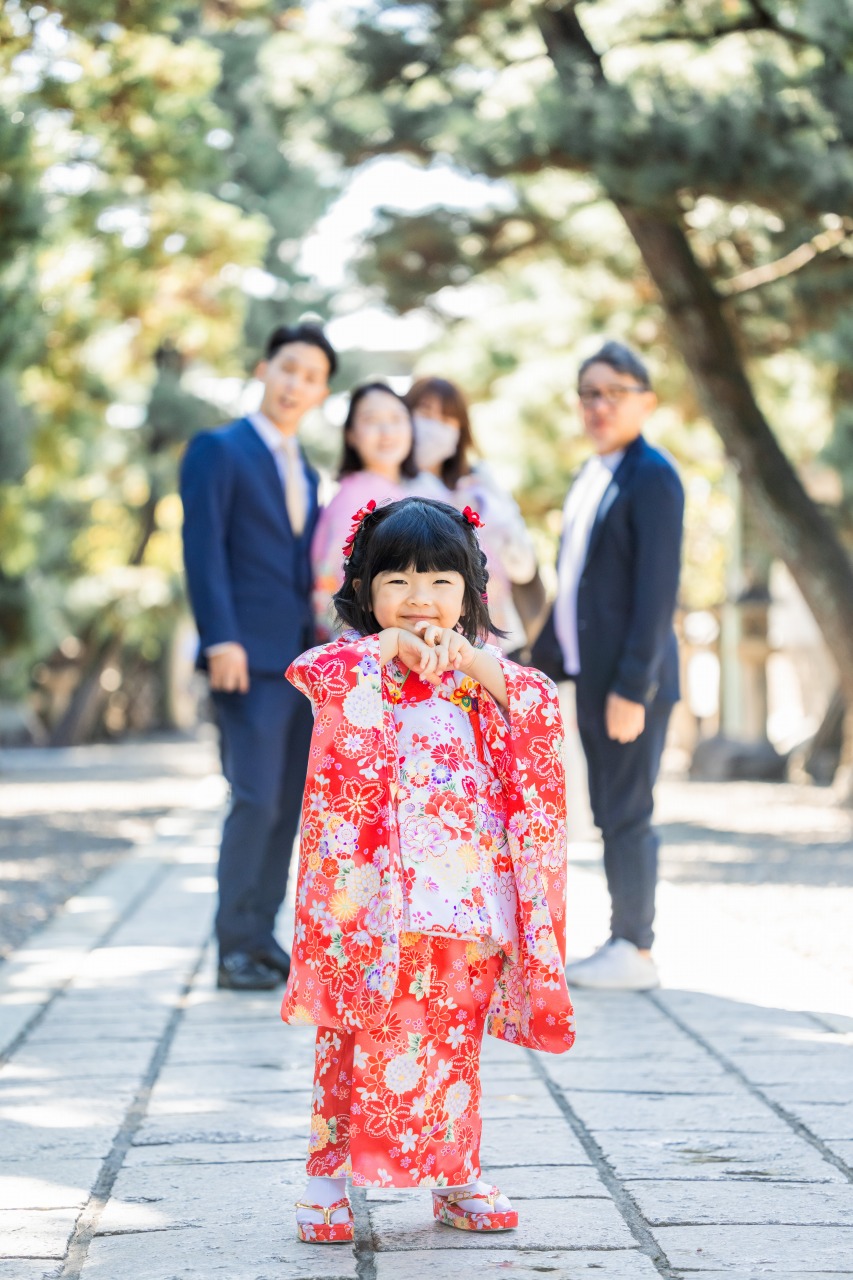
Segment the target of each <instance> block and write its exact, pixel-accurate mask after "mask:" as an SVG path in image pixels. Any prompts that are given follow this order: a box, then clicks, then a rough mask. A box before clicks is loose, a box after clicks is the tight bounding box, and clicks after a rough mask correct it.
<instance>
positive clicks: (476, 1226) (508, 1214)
mask: <svg viewBox="0 0 853 1280" xmlns="http://www.w3.org/2000/svg"><path fill="white" fill-rule="evenodd" d="M499 1195H500V1191H499V1190H498V1188H497V1187H489V1190H488V1192H484V1191H465V1190H463V1191H450V1192H448V1194H447V1195H443V1196H442V1195H436V1193H435V1192H433V1193H432V1216H433V1217H434V1218H437V1219H438V1221H439V1222H443V1223H444V1225H445V1226H446V1227H458V1228H459V1230H460V1231H511V1230H512V1229H513V1227H517V1226H518V1212H517V1210H515V1209H505V1210H504V1211H503V1212H501V1211H500V1210H498V1209H496V1208H495V1201H496V1200H497V1198H498V1196H499ZM460 1200H484V1201H485V1203H486V1204H487V1205H488V1209H483V1210H482V1211H478V1210H476V1209H463V1208H462V1207H461V1205H460V1204H459V1201H460Z"/></svg>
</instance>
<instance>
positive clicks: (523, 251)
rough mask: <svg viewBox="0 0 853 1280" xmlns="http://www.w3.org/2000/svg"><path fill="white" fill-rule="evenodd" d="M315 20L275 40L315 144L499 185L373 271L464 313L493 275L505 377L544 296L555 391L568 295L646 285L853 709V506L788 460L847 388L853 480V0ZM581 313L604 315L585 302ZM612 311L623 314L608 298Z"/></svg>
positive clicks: (843, 436) (560, 7) (659, 340)
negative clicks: (449, 167)
mask: <svg viewBox="0 0 853 1280" xmlns="http://www.w3.org/2000/svg"><path fill="white" fill-rule="evenodd" d="M310 15H311V10H310V9H309V11H308V20H306V22H305V24H304V27H303V28H302V30H301V31H299V30H291V31H289V32H284V33H281V34H280V35H278V36H276V37H274V38H273V40H272V41H271V42H270V51H269V54H268V58H269V60H270V61H272V60H273V59H275V62H276V67H277V75H278V83H279V85H280V90H279V97H280V100H281V102H282V105H283V106H286V108H287V109H288V112H289V114H290V126H289V127H290V128H292V129H294V130H296V129H298V128H300V127H303V128H310V129H311V131H312V136H313V137H315V138H316V137H317V135H318V133H321V134H322V137H323V141H324V143H325V145H326V146H327V147H328V148H329V149H330V151H332V152H333V153H334V154H335V155H337V156H339V157H340V158H341V161H342V163H344V164H345V165H347V166H351V167H352V166H358V165H360V164H362V163H363V162H364V161H366V160H368V159H370V158H372V157H375V156H378V155H389V154H397V155H404V156H407V157H409V158H411V159H412V160H413V161H414V162H416V163H419V164H421V165H430V164H432V163H434V162H437V161H442V162H448V161H449V162H450V163H452V164H453V165H455V166H457V167H459V168H460V169H462V170H464V171H466V172H468V173H470V174H477V175H482V176H484V177H486V178H488V179H490V180H491V181H492V182H494V183H495V184H499V185H500V189H501V193H502V196H503V198H502V199H501V200H496V201H495V203H494V204H493V206H492V207H491V208H489V209H487V210H485V211H483V210H478V211H475V212H474V213H470V212H465V211H461V210H441V209H436V210H431V211H429V213H420V214H417V215H415V216H410V215H408V214H406V213H401V212H399V211H395V210H393V209H388V210H386V211H385V214H384V219H383V225H382V227H381V228H380V229H379V231H378V234H377V235H375V236H374V237H372V238H371V241H370V243H369V244H368V245H367V246H366V248H365V252H364V255H363V257H362V259H361V262H360V264H359V271H360V275H361V278H362V279H363V280H364V281H365V282H367V283H369V284H370V285H372V286H373V287H374V288H376V289H381V290H383V291H384V292H385V293H386V296H387V298H388V300H389V302H390V303H391V305H392V306H395V307H397V308H398V309H400V310H405V309H407V308H411V307H416V306H419V305H423V304H425V303H426V304H428V305H429V306H431V307H432V308H434V309H437V310H438V311H442V310H444V311H445V312H446V313H447V314H450V315H452V314H453V312H454V309H457V310H458V307H459V305H460V302H459V296H460V293H464V287H465V285H466V283H471V284H473V283H474V282H479V283H480V284H484V285H485V284H489V285H491V286H492V287H493V293H492V298H491V307H492V320H491V322H490V323H488V325H487V328H488V330H489V334H490V337H491V339H492V343H493V344H497V345H496V347H495V345H493V346H492V348H491V355H490V358H491V360H492V362H493V363H494V362H495V361H496V360H497V361H498V362H500V363H502V364H503V366H504V377H507V376H511V374H512V373H513V372H514V371H515V370H516V369H518V367H519V364H520V362H521V361H522V360H524V359H527V358H529V355H530V349H529V344H528V347H527V349H526V350H525V349H524V348H523V345H522V349H520V350H519V349H518V348H517V347H516V346H515V345H514V337H515V335H514V334H513V333H512V332H511V330H507V329H505V328H504V325H503V323H502V320H503V318H504V316H511V315H512V310H513V305H515V306H516V307H517V305H518V302H519V300H520V298H521V297H522V295H523V294H524V293H525V292H526V293H527V296H528V299H529V301H530V303H531V305H536V302H537V300H538V299H539V298H540V297H544V298H545V299H546V306H547V311H546V314H547V317H548V319H549V325H548V326H546V327H545V328H544V330H540V335H539V349H540V352H541V355H542V357H543V359H542V361H541V362H540V365H541V368H542V371H543V374H544V375H545V376H548V377H550V378H551V379H553V372H554V369H553V362H551V365H550V374H549V373H548V364H547V362H546V361H545V360H544V357H545V355H546V354H547V353H548V352H549V351H550V352H554V351H557V350H559V349H560V347H561V346H562V347H563V349H565V339H566V332H567V329H569V328H571V326H572V324H573V322H575V321H576V319H577V315H578V309H579V308H578V298H577V296H576V295H575V296H573V295H572V293H571V292H570V289H571V286H572V284H574V285H575V286H577V285H578V282H579V281H585V283H584V284H581V288H582V290H586V289H590V290H594V289H595V287H596V283H595V282H596V280H597V281H598V283H600V282H601V280H602V279H606V280H607V281H608V284H607V285H605V289H604V294H605V296H607V295H608V294H609V295H610V297H611V298H612V297H613V295H614V294H615V293H617V292H620V289H619V286H618V285H617V283H616V282H621V294H622V299H623V302H624V297H625V293H626V292H627V291H628V289H629V288H630V289H631V291H632V293H633V306H632V307H630V311H631V313H632V314H631V319H632V321H633V322H634V324H635V334H636V338H635V340H636V341H638V343H639V345H641V346H642V347H644V348H645V349H646V351H647V352H648V353H649V354H650V355H651V356H652V360H653V363H654V364H655V365H656V366H657V367H660V366H661V365H662V364H664V363H665V361H666V355H667V350H666V348H668V349H669V351H672V350H673V349H674V350H675V351H676V352H677V353H679V355H680V357H681V362H682V367H683V368H684V369H686V370H687V371H688V372H689V374H690V379H691V385H692V387H693V389H694V391H695V395H696V398H697V401H698V405H699V407H700V409H701V411H702V413H703V414H704V416H705V417H706V418H707V420H708V421H710V422H711V423H713V425H714V427H715V428H716V430H717V432H718V433H719V436H720V437H721V439H722V441H723V443H724V446H725V449H726V452H727V454H728V455H729V457H730V458H731V459H732V460H733V462H734V464H735V466H736V467H737V470H738V472H739V475H740V478H741V482H742V484H743V487H744V492H745V494H746V498H747V502H748V504H749V505H750V507H751V508H752V509H753V511H754V514H755V515H756V517H757V518H758V520H759V522H760V526H761V528H762V529H763V531H764V535H765V537H766V538H767V540H768V542H769V544H770V546H771V547H772V549H773V550H774V551H775V552H776V554H778V555H780V556H781V558H782V559H784V560H785V561H786V563H787V564H788V566H789V568H790V569H791V571H792V573H793V575H794V577H795V579H796V581H797V583H798V585H799V587H800V589H801V591H802V592H803V594H804V596H805V597H806V599H807V601H808V602H809V604H810V606H811V608H812V611H813V613H814V614H815V617H816V618H817V620H818V623H819V625H820V626H821V628H822V630H823V633H824V636H825V638H826V640H827V642H828V644H829V647H830V649H831V650H832V652H833V654H834V656H835V659H836V662H837V664H838V668H839V672H840V675H841V680H842V685H843V688H844V691H845V696H846V700H847V704H848V706H849V707H850V708H853V567H851V562H850V559H849V557H848V555H847V554H846V552H845V550H844V547H843V545H842V542H841V539H840V537H839V526H840V525H841V524H843V512H840V511H835V512H832V511H827V510H822V509H821V507H820V506H819V505H818V504H817V503H816V502H815V501H813V500H812V499H811V498H810V497H809V496H808V494H807V492H806V490H805V488H804V486H803V483H802V481H801V479H800V478H799V476H798V473H797V469H796V467H795V465H794V461H797V460H799V459H800V458H803V457H804V458H806V459H808V458H811V459H814V457H815V454H816V453H817V451H818V450H817V449H816V448H815V442H814V435H812V437H811V439H810V438H809V431H808V427H809V425H812V424H813V421H814V418H815V417H818V416H819V415H817V414H814V415H813V416H812V424H810V423H809V422H808V421H807V422H806V423H803V422H802V421H799V422H798V421H797V414H796V413H795V412H792V411H791V409H792V406H791V405H790V404H788V405H786V404H785V400H786V398H788V399H791V400H794V401H796V402H797V404H798V407H799V408H800V409H802V408H803V406H807V405H808V403H809V400H810V398H811V399H816V400H824V401H826V400H827V399H829V400H831V401H832V403H833V407H834V410H835V428H834V434H833V437H832V440H831V442H829V444H828V447H827V449H826V454H825V458H826V459H828V460H831V461H832V462H833V463H834V464H835V465H836V466H837V467H838V468H839V470H840V472H841V475H842V477H843V478H844V483H845V485H846V486H847V492H848V494H849V492H850V490H849V485H850V476H851V462H853V405H851V397H850V392H851V366H853V358H852V357H851V354H850V352H851V347H850V342H849V337H850V326H851V318H850V309H849V303H848V301H847V299H848V297H849V291H850V287H851V284H853V218H851V215H850V210H851V208H853V150H851V141H853V91H852V90H851V85H853V79H851V75H850V72H851V69H853V10H851V9H850V7H849V6H847V5H841V6H840V5H837V4H834V3H832V0H803V2H802V3H800V4H799V5H797V6H796V7H792V6H790V5H787V4H783V3H780V0H710V2H707V0H706V2H703V3H701V4H698V3H690V2H688V3H685V0H650V2H649V3H647V4H644V5H642V6H638V5H636V4H633V3H629V2H628V0H594V2H593V0H590V2H588V3H578V2H569V3H558V2H557V0H552V3H550V4H534V3H531V2H529V0H513V2H512V3H507V4H487V5H484V4H481V3H477V2H475V0H451V2H449V3H440V4H439V3H423V2H415V0H412V2H407V0H402V2H394V0H370V2H368V3H359V4H346V3H342V4H339V5H338V6H337V23H336V26H335V30H334V32H333V33H330V32H329V29H328V23H327V24H325V27H323V26H322V25H321V24H320V23H319V22H318V21H314V22H312V21H310ZM273 50H274V51H273ZM537 272H538V274H537ZM560 280H562V281H564V282H565V284H566V285H567V286H568V289H569V291H567V293H566V296H565V298H564V302H563V306H562V308H561V306H560V302H559V299H558V298H555V297H554V288H555V287H556V288H558V287H559V286H558V285H555V284H554V282H557V281H560ZM549 281H550V282H551V284H550V287H549ZM499 298H501V299H503V300H506V301H509V303H510V306H509V307H508V308H506V307H505V306H503V305H501V311H500V314H498V313H497V307H498V306H499V305H500V304H499V303H498V299H499ZM629 305H630V304H629ZM585 311H586V315H587V316H589V317H591V318H592V317H596V308H595V306H594V304H592V303H591V302H590V301H589V299H588V305H587V307H586V308H585ZM626 314H628V312H627V310H622V312H621V316H620V319H619V320H617V322H616V326H615V327H616V328H617V329H618V328H621V327H622V321H623V320H624V317H625V316H626ZM597 320H598V323H600V324H601V325H602V327H603V326H604V325H606V326H607V327H608V328H609V329H610V328H612V327H614V326H611V324H610V322H609V317H607V316H605V315H604V314H602V310H601V309H599V310H598V312H597ZM637 321H641V323H636V322H637ZM661 321H664V322H665V324H666V328H667V330H668V336H667V337H666V338H665V337H664V333H663V326H662V324H661ZM594 324H595V320H594ZM501 330H503V334H501V333H499V332H498V331H501ZM665 342H666V348H665V347H664V343H665ZM484 345H485V344H484ZM493 372H494V370H493ZM552 385H553V382H552ZM807 412H808V410H807ZM819 443H820V444H822V443H825V442H824V441H819ZM534 454H535V450H534ZM536 465H537V466H540V467H541V466H543V465H545V464H544V462H543V461H541V460H540V461H539V462H537V463H536Z"/></svg>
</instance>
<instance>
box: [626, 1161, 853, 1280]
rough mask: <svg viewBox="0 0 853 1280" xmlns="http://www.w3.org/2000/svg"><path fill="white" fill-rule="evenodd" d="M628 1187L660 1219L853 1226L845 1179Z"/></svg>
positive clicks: (650, 1217) (666, 1222) (649, 1216)
mask: <svg viewBox="0 0 853 1280" xmlns="http://www.w3.org/2000/svg"><path fill="white" fill-rule="evenodd" d="M629 1190H630V1193H631V1195H632V1196H633V1198H634V1200H635V1201H636V1203H637V1205H638V1206H639V1208H640V1210H641V1212H642V1214H643V1217H644V1218H645V1219H646V1221H647V1222H648V1223H649V1224H650V1226H652V1227H654V1226H655V1225H663V1226H673V1225H675V1224H676V1223H694V1224H695V1223H708V1224H711V1223H714V1224H728V1223H742V1224H743V1223H758V1224H763V1223H787V1224H799V1223H803V1224H812V1225H818V1226H819V1225H827V1224H828V1225H831V1224H833V1223H840V1224H843V1225H844V1226H845V1227H847V1226H853V1194H851V1188H850V1185H849V1183H845V1184H843V1185H837V1184H836V1185H824V1184H814V1183H812V1184H811V1185H803V1184H802V1183H795V1182H788V1183H783V1184H780V1183H778V1182H773V1183H767V1184H765V1185H764V1186H761V1185H752V1186H750V1187H749V1194H746V1193H745V1188H744V1185H743V1183H738V1184H734V1183H725V1182H698V1181H692V1182H683V1181H674V1180H673V1181H661V1182H654V1181H651V1180H649V1181H644V1182H632V1183H630V1185H629ZM852 1261H853V1260H852Z"/></svg>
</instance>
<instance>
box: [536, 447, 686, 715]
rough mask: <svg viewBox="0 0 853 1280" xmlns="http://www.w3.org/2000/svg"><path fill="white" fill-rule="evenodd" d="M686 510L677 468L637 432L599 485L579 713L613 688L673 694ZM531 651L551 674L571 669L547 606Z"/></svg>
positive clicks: (597, 708)
mask: <svg viewBox="0 0 853 1280" xmlns="http://www.w3.org/2000/svg"><path fill="white" fill-rule="evenodd" d="M683 520H684V489H683V488H682V484H681V481H680V480H679V478H678V473H677V472H676V470H675V468H674V467H673V466H672V464H671V463H670V462H669V460H668V459H667V458H666V457H665V456H664V454H662V453H661V452H660V451H659V450H658V449H654V448H652V446H651V445H649V444H647V443H646V441H645V440H644V439H643V437H642V436H640V437H638V439H636V440H635V441H634V442H633V443H632V444H630V445H629V446H628V448H627V450H626V451H625V457H624V458H623V459H622V461H621V462H620V464H619V466H618V467H617V468H616V471H615V473H614V475H613V479H612V480H611V482H610V484H609V485H608V487H607V489H606V490H605V493H604V497H603V498H602V500H601V504H600V506H599V508H598V511H597V513H596V517H595V521H594V522H593V526H592V532H591V534H590V539H589V546H588V548H587V553H586V560H585V562H584V567H583V572H582V573H581V578H580V582H579V584H578V607H577V617H578V644H579V648H580V673H579V675H578V676H577V678H576V680H577V704H578V712H579V714H583V713H584V712H587V713H593V712H596V713H600V712H601V709H602V707H603V706H604V703H605V701H606V699H607V695H608V693H611V692H612V693H618V694H620V695H621V696H622V697H623V698H630V700H631V701H632V702H642V703H644V704H645V705H647V706H648V705H649V704H650V703H651V702H653V701H654V700H655V699H659V700H660V701H665V702H677V701H678V697H679V683H678V647H677V643H676V639H675V632H674V631H673V626H672V619H673V613H674V611H675V601H676V596H677V594H678V577H679V571H680V566H681V537H682V526H683ZM531 661H532V664H533V666H536V667H539V668H540V669H541V670H542V671H544V672H545V673H546V675H549V676H551V678H552V679H554V680H565V679H567V678H568V677H567V676H566V673H565V671H564V670H563V655H562V651H561V649H560V645H559V641H558V640H557V635H556V631H555V629H554V611H553V609H552V610H551V613H550V614H549V616H548V620H547V622H546V623H545V626H544V627H543V629H542V633H541V635H540V636H539V638H538V640H537V641H536V643H535V645H534V646H533V654H532V659H531Z"/></svg>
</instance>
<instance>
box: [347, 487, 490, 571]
mask: <svg viewBox="0 0 853 1280" xmlns="http://www.w3.org/2000/svg"><path fill="white" fill-rule="evenodd" d="M418 507H419V508H420V509H419V510H418V509H415V508H409V509H408V510H402V511H400V512H395V514H394V515H393V516H391V517H389V519H387V520H383V522H382V523H381V524H380V525H378V526H377V528H376V530H375V532H374V535H373V546H372V547H371V551H370V569H369V576H370V578H371V579H373V578H375V576H376V575H377V573H405V571H406V570H407V569H411V568H414V570H415V572H416V573H441V572H442V571H445V572H455V573H461V574H462V576H463V577H465V576H466V571H467V569H468V558H469V553H468V549H467V547H466V545H465V539H464V536H463V535H462V531H461V530H460V529H459V527H458V525H457V524H456V522H455V521H454V520H453V519H452V517H450V516H448V515H444V513H443V512H441V511H438V510H435V509H434V508H433V509H432V510H430V509H428V508H424V507H421V506H420V504H418Z"/></svg>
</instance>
